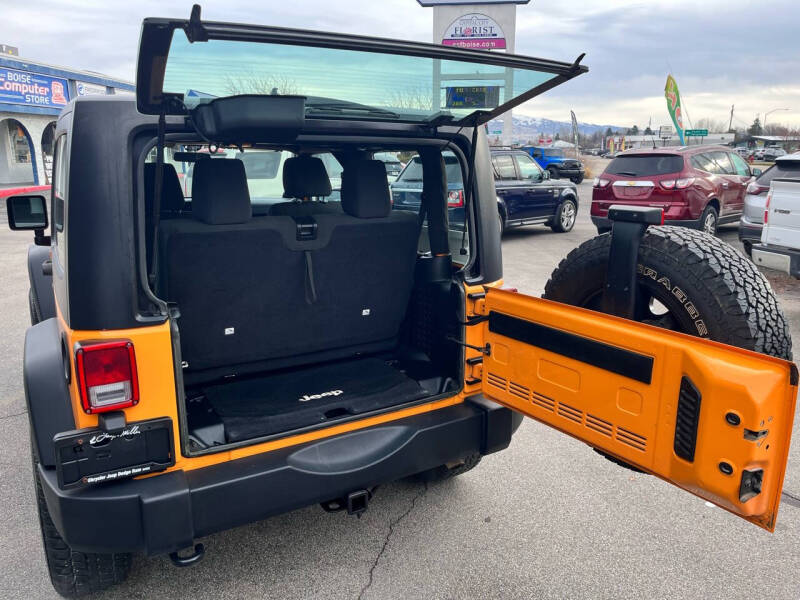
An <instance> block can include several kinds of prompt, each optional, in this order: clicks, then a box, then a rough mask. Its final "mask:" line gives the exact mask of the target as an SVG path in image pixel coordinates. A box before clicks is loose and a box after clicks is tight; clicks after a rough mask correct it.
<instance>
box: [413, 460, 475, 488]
mask: <svg viewBox="0 0 800 600" xmlns="http://www.w3.org/2000/svg"><path fill="white" fill-rule="evenodd" d="M481 458H482V457H481V455H480V454H477V453H475V454H470V455H469V456H467V457H466V458H464V461H463V462H462V463H460V464H457V465H451V466H448V465H441V466H438V467H434V468H433V469H428V470H427V471H423V472H422V473H417V475H416V477H417V478H418V479H420V480H421V481H424V482H426V483H435V482H437V481H445V480H447V479H452V478H453V477H458V476H459V475H463V474H464V473H466V472H467V471H471V470H472V469H474V468H475V467H477V466H478V463H479V462H481Z"/></svg>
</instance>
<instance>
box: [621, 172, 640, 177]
mask: <svg viewBox="0 0 800 600" xmlns="http://www.w3.org/2000/svg"><path fill="white" fill-rule="evenodd" d="M617 175H627V176H628V177H638V175H637V174H636V173H631V172H630V171H617Z"/></svg>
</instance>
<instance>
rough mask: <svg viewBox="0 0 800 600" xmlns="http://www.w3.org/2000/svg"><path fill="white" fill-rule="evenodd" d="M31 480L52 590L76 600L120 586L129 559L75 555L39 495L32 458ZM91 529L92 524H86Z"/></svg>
mask: <svg viewBox="0 0 800 600" xmlns="http://www.w3.org/2000/svg"><path fill="white" fill-rule="evenodd" d="M32 462H33V480H34V485H35V487H36V505H37V508H38V510H39V524H40V526H41V531H42V542H43V543H44V554H45V559H46V560H47V570H48V571H49V573H50V581H51V582H52V584H53V587H54V588H55V590H56V591H57V592H58V593H59V594H61V595H62V596H64V597H65V598H79V597H81V596H85V595H87V594H93V593H97V592H102V591H104V590H106V589H108V588H110V587H111V586H112V585H116V584H118V583H122V582H123V581H125V580H126V579H127V578H128V574H129V573H130V570H131V555H130V554H129V553H120V554H95V553H87V552H78V551H77V550H73V549H72V548H70V547H69V545H68V544H67V543H66V542H65V541H64V539H63V538H62V537H61V534H60V533H58V530H57V529H56V526H55V524H54V523H53V519H52V518H51V517H50V511H49V510H48V509H47V503H46V502H45V499H44V492H43V491H42V482H41V481H40V480H39V472H38V469H37V466H38V460H36V457H35V456H33V457H32ZM86 526H87V527H91V526H92V524H91V523H87V524H86Z"/></svg>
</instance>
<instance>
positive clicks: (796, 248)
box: [753, 178, 800, 279]
mask: <svg viewBox="0 0 800 600" xmlns="http://www.w3.org/2000/svg"><path fill="white" fill-rule="evenodd" d="M753 262H755V263H756V264H757V265H760V266H762V267H766V268H768V269H776V270H778V271H783V272H784V273H788V274H789V275H791V276H792V277H796V278H798V279H800V179H783V178H776V179H773V180H772V183H771V185H770V190H769V193H768V194H767V203H766V206H765V208H764V228H763V229H762V231H761V244H757V245H754V246H753Z"/></svg>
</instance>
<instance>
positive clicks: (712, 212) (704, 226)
mask: <svg viewBox="0 0 800 600" xmlns="http://www.w3.org/2000/svg"><path fill="white" fill-rule="evenodd" d="M718 222H719V212H718V211H717V209H716V208H714V207H713V206H711V205H710V204H709V205H708V206H706V209H705V210H704V211H703V214H702V215H700V221H699V227H698V229H700V231H704V232H706V233H707V234H709V235H717V223H718Z"/></svg>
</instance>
